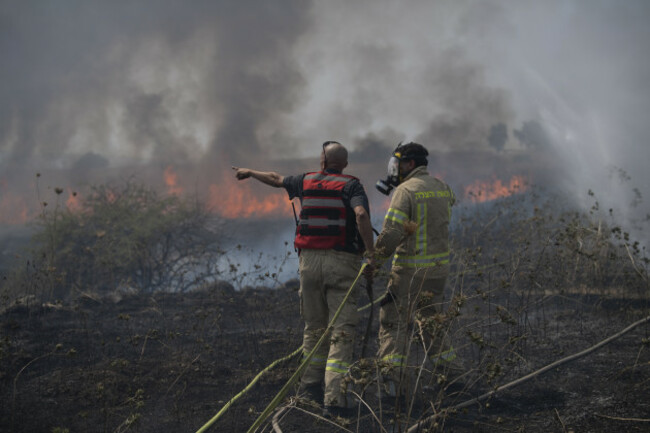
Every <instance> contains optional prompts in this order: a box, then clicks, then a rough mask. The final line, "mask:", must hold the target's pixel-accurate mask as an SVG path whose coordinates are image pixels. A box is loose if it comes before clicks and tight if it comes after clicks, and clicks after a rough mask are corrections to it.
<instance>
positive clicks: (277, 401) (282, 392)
mask: <svg viewBox="0 0 650 433" xmlns="http://www.w3.org/2000/svg"><path fill="white" fill-rule="evenodd" d="M366 266H367V263H364V264H363V265H361V269H360V270H359V274H358V275H357V278H355V279H354V281H353V282H352V285H351V286H350V288H349V289H348V293H346V295H345V298H343V301H342V302H341V305H339V308H338V309H337V310H336V313H334V317H332V320H331V321H330V323H329V324H328V325H327V329H326V330H325V332H323V335H321V337H320V338H319V339H318V342H317V343H316V345H315V346H314V348H313V349H312V350H311V352H309V354H308V355H307V356H306V357H305V358H304V359H303V361H302V363H301V364H300V366H299V367H298V369H297V370H296V371H295V373H293V376H291V378H289V380H288V381H287V383H285V384H284V386H283V387H282V389H281V390H280V392H278V393H277V394H276V396H275V398H273V400H271V403H269V405H268V406H267V407H266V409H264V411H263V412H262V414H261V415H260V416H259V417H258V418H257V419H256V420H255V422H254V423H253V425H252V426H251V427H250V428H249V429H248V432H247V433H251V432H254V431H255V430H257V428H258V427H259V426H260V425H262V423H263V422H264V421H266V419H267V418H268V417H269V415H271V412H273V410H275V408H276V407H277V406H278V405H279V404H280V401H281V400H282V399H283V398H284V396H285V395H286V394H287V391H288V390H289V387H291V386H292V385H293V384H294V383H295V382H296V380H298V377H300V375H301V374H302V372H303V371H304V370H305V368H307V364H308V363H309V361H310V360H311V358H312V357H313V356H314V353H316V351H317V350H318V348H319V347H320V346H321V344H323V341H325V338H329V336H328V334H329V332H330V330H331V329H332V327H333V326H334V323H335V322H336V319H338V318H339V315H340V314H341V311H342V310H343V305H345V303H346V302H347V301H348V298H349V297H350V294H351V293H352V290H353V289H354V286H356V285H357V281H359V278H360V277H361V275H362V274H363V270H364V269H365V268H366Z"/></svg>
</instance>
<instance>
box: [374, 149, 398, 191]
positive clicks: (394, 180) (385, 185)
mask: <svg viewBox="0 0 650 433" xmlns="http://www.w3.org/2000/svg"><path fill="white" fill-rule="evenodd" d="M401 145H402V143H401V142H400V143H399V144H398V145H397V147H396V148H395V151H394V152H393V154H392V155H391V157H390V159H389V160H388V167H387V172H388V175H387V176H386V179H384V180H381V179H380V180H378V181H377V183H376V184H375V188H377V190H378V191H379V192H380V193H382V194H385V195H388V194H390V192H391V191H392V190H393V188H395V187H396V186H397V185H399V184H400V183H401V182H402V177H401V176H400V174H399V162H400V161H401V160H402V159H403V157H402V154H401V153H400V152H399V147H400V146H401Z"/></svg>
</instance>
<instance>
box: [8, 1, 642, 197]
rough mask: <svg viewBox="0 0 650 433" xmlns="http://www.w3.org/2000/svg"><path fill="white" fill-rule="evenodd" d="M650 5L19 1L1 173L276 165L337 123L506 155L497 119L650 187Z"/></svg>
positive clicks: (588, 170) (352, 137) (509, 147)
mask: <svg viewBox="0 0 650 433" xmlns="http://www.w3.org/2000/svg"><path fill="white" fill-rule="evenodd" d="M648 22H650V2H648V1H647V0H637V1H634V0H609V1H604V0H573V1H571V0H564V1H559V0H547V1H533V0H530V1H512V0H503V1H497V0H494V1H490V0H483V1H478V0H475V1H470V0H454V1H430V0H421V1H386V0H362V1H354V2H352V1H344V0H327V1H324V0H323V1H318V2H316V1H314V2H309V1H304V0H295V1H289V0H278V1H270V0H260V1H244V0H232V1H218V0H205V1H203V0H200V1H199V0H196V1H187V0H183V1H180V0H156V1H154V0H129V1H126V0H124V1H122V0H118V1H88V0H57V1H45V0H43V1H37V0H33V1H18V0H4V1H0V59H1V60H0V61H1V62H2V67H0V177H3V173H4V175H5V176H6V174H7V173H9V174H10V175H12V174H13V175H15V173H18V172H19V171H20V170H21V169H22V168H24V167H28V166H29V167H32V166H33V165H35V166H39V164H40V165H50V166H56V167H59V168H63V169H65V168H68V167H73V166H74V164H75V162H76V161H77V160H78V159H79V158H80V157H81V156H83V155H84V154H87V153H88V152H93V153H94V154H97V155H99V156H100V157H101V158H104V159H105V160H106V161H107V162H108V163H109V164H111V165H120V164H122V165H123V164H127V163H130V164H131V163H134V162H142V163H146V162H148V161H155V160H162V161H174V162H186V163H188V164H197V165H201V164H205V163H206V161H208V162H210V163H211V164H213V165H214V164H216V165H217V166H221V167H229V166H230V165H232V164H235V165H244V164H247V163H249V164H260V163H261V162H262V161H266V160H268V159H274V158H295V157H306V156H313V155H314V154H315V153H317V152H318V146H319V145H320V143H321V142H322V141H324V140H328V139H337V140H340V141H342V142H343V143H345V144H347V145H348V146H349V147H350V149H351V150H352V151H354V150H359V149H364V148H366V147H364V146H366V145H367V143H368V142H377V143H379V144H380V146H379V149H382V146H383V147H386V148H391V147H392V146H394V145H395V143H396V142H397V141H399V140H403V139H406V140H418V141H419V142H421V143H423V144H425V145H426V146H427V147H429V149H430V150H433V151H440V152H453V151H460V150H463V151H469V152H472V151H493V152H495V153H496V150H494V149H492V148H491V146H490V145H489V136H490V132H491V131H492V128H493V127H494V126H495V125H498V124H502V125H505V127H506V129H505V130H506V132H507V136H506V137H505V138H507V140H506V141H505V143H503V144H504V146H503V149H502V150H501V152H502V153H503V152H518V151H526V149H527V146H526V144H525V143H524V141H525V140H524V139H521V136H518V135H517V134H516V133H515V131H520V132H521V131H523V130H524V129H523V126H524V124H525V122H531V121H532V122H534V123H535V124H537V125H541V126H542V127H543V130H544V132H545V134H547V138H548V140H546V143H545V144H544V145H546V146H549V147H552V151H549V153H548V154H549V155H551V157H552V158H553V159H556V162H557V164H558V165H559V166H562V167H563V168H564V169H565V171H566V173H567V175H566V178H565V179H563V182H568V183H573V184H575V189H576V191H582V192H584V191H585V190H586V188H592V189H595V190H599V189H600V190H602V191H603V193H602V194H603V195H605V196H617V197H618V196H620V197H624V200H623V199H622V200H621V201H620V203H619V204H620V206H622V207H624V206H626V203H629V190H630V189H631V186H630V185H629V184H621V183H620V182H618V180H616V179H613V180H612V179H611V173H620V171H617V170H618V169H622V170H625V172H626V173H627V174H628V175H629V176H631V178H632V181H631V182H632V184H633V186H637V187H639V189H640V191H641V192H642V193H645V195H646V196H647V195H648V194H650V191H648V185H650V174H649V173H650V171H649V170H647V168H646V166H647V164H648V161H650V145H649V144H648V137H650V122H649V120H650V119H649V113H650V97H649V96H650V95H649V93H650V90H648V89H650V86H649V85H648V83H649V82H650V56H649V55H648V48H647V47H648V45H649V43H650V26H649V25H648ZM529 125H530V123H529ZM522 140H523V141H522ZM528 147H530V146H528ZM375 149H377V148H375ZM95 156H96V155H95ZM375 157H376V155H375ZM387 157H388V155H387V154H383V153H382V154H381V155H380V156H379V158H380V159H381V160H382V161H383V160H385V159H386V158H387ZM383 169H384V163H383V162H382V163H381V164H380V168H379V171H380V172H379V173H378V175H377V177H380V176H383Z"/></svg>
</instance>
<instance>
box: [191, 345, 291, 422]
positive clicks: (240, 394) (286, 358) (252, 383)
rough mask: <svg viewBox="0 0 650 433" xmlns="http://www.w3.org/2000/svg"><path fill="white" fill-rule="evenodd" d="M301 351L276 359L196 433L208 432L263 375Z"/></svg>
mask: <svg viewBox="0 0 650 433" xmlns="http://www.w3.org/2000/svg"><path fill="white" fill-rule="evenodd" d="M301 350H302V346H300V347H299V348H298V349H296V350H295V351H294V352H293V353H291V354H289V355H287V356H285V357H284V358H280V359H276V360H275V361H273V362H272V363H271V364H270V365H269V366H268V367H266V368H265V369H264V370H262V371H260V372H259V373H258V375H257V376H255V378H254V379H253V380H252V381H251V383H249V384H248V386H247V387H246V388H244V389H243V390H242V391H241V392H240V393H239V394H237V395H236V396H234V397H233V398H231V399H230V400H229V401H228V403H226V404H225V405H224V407H222V408H221V410H220V411H219V412H218V413H217V414H216V415H215V416H213V417H212V419H211V420H210V421H208V422H206V423H205V424H204V425H203V427H201V428H200V429H198V430H197V431H196V433H203V432H205V431H207V430H208V429H209V428H210V427H211V426H212V424H214V423H215V422H217V420H218V419H219V418H221V416H222V415H223V414H224V413H225V412H226V411H227V410H228V409H229V408H230V406H232V404H233V403H234V402H235V401H237V400H239V398H240V397H241V396H243V395H244V394H246V393H247V392H248V391H249V390H250V389H251V388H252V387H253V385H255V384H256V383H257V381H258V380H259V379H260V377H262V375H264V373H266V372H267V371H269V370H271V369H272V368H273V367H275V366H276V365H278V364H279V363H281V362H283V361H286V360H288V359H291V358H293V357H294V356H296V355H297V354H299V353H300V351H301Z"/></svg>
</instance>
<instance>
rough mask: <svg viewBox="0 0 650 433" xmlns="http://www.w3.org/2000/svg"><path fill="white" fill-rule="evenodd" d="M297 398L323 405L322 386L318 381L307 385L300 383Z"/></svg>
mask: <svg viewBox="0 0 650 433" xmlns="http://www.w3.org/2000/svg"><path fill="white" fill-rule="evenodd" d="M298 398H301V399H303V400H308V401H312V402H314V403H316V404H317V405H318V406H322V405H323V386H322V385H321V384H320V383H314V384H309V385H304V384H302V383H301V384H300V387H299V388H298Z"/></svg>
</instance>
